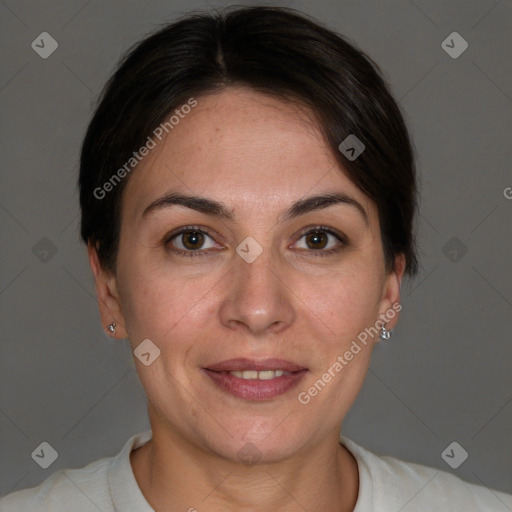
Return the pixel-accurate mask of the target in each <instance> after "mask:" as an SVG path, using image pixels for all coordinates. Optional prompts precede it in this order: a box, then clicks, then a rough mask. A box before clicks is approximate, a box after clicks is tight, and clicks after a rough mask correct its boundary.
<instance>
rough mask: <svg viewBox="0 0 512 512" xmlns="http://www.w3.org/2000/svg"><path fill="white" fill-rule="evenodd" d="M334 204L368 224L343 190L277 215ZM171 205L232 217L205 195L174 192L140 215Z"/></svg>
mask: <svg viewBox="0 0 512 512" xmlns="http://www.w3.org/2000/svg"><path fill="white" fill-rule="evenodd" d="M335 204H346V205H349V206H352V207H354V208H355V209H356V210H357V211H358V212H359V213H360V214H361V215H362V217H363V220H364V222H365V224H368V214H367V213H366V210H365V209H364V208H363V206H362V205H361V203H359V202H358V201H356V200H355V199H354V198H353V197H350V196H349V195H347V194H344V193H343V192H336V193H329V194H319V195H314V196H310V197H307V198H305V199H299V200H298V201H296V202H295V203H293V204H292V205H291V206H290V208H288V210H286V212H285V213H284V214H282V215H281V216H280V217H279V222H283V221H285V220H289V219H293V218H295V217H299V216H300V215H305V214H306V213H309V212H313V211H318V210H322V209H324V208H327V207H329V206H332V205H335ZM173 205H179V206H185V207H186V208H190V209H192V210H196V211H198V212H201V213H205V214H207V215H213V216H216V217H221V218H224V219H227V220H233V219H234V212H233V210H230V209H229V208H228V207H227V206H226V205H225V204H224V203H221V202H219V201H215V200H213V199H208V198H206V197H199V196H188V195H185V194H178V193H175V192H171V193H169V194H166V195H165V196H163V197H160V198H158V199H156V200H155V201H153V202H152V203H151V204H150V205H149V206H148V207H147V208H145V210H144V212H143V213H142V217H145V216H147V215H148V214H149V213H151V212H154V211H156V210H160V209H162V208H165V207H170V206H173Z"/></svg>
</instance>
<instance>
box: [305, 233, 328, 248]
mask: <svg viewBox="0 0 512 512" xmlns="http://www.w3.org/2000/svg"><path fill="white" fill-rule="evenodd" d="M305 236H306V244H307V246H308V248H309V249H313V250H315V249H325V247H326V245H327V243H328V241H329V239H328V237H327V235H326V234H325V233H324V232H322V231H311V232H310V233H307V234H306V235H305Z"/></svg>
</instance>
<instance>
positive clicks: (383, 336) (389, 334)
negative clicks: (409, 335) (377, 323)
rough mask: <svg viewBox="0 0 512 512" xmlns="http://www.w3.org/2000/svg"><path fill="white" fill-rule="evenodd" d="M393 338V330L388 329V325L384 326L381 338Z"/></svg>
mask: <svg viewBox="0 0 512 512" xmlns="http://www.w3.org/2000/svg"><path fill="white" fill-rule="evenodd" d="M389 338H391V330H389V331H388V330H387V329H386V327H384V326H382V329H381V330H380V339H381V340H385V341H386V340H389Z"/></svg>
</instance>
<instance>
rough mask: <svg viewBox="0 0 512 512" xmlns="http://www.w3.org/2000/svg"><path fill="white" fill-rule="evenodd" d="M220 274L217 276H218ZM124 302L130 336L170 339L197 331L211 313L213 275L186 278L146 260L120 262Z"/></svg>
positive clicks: (121, 289) (133, 340)
mask: <svg viewBox="0 0 512 512" xmlns="http://www.w3.org/2000/svg"><path fill="white" fill-rule="evenodd" d="M217 278H218V276H217ZM119 281H120V283H122V286H121V287H120V295H121V303H122V307H123V315H124V318H125V323H126V328H127V331H128V334H129V337H130V339H131V340H132V342H133V343H134V344H136V342H137V340H138V339H144V338H150V339H154V340H155V341H157V340H159V341H161V342H163V341H164V340H165V341H166V342H167V340H168V339H172V338H173V334H174V333H176V334H177V333H179V334H180V338H182V337H184V336H185V335H187V334H188V335H190V334H193V333H194V332H197V330H198V327H200V326H201V325H202V324H201V322H202V319H204V318H206V317H208V315H207V314H206V313H205V309H206V308H208V306H209V300H208V292H209V290H210V291H212V292H213V290H214V287H215V282H216V281H215V280H214V279H213V278H212V276H203V277H202V278H197V279H183V278H182V277H180V276H179V275H176V273H172V272H170V271H169V269H168V268H162V267H157V266H153V267H150V266H149V265H143V264H132V265H131V266H130V267H128V266H124V267H121V266H120V270H119Z"/></svg>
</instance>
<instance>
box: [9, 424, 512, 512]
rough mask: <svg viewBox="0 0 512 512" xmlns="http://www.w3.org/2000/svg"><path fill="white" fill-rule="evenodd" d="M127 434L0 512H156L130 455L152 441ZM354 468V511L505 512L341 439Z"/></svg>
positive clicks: (439, 475) (472, 489)
mask: <svg viewBox="0 0 512 512" xmlns="http://www.w3.org/2000/svg"><path fill="white" fill-rule="evenodd" d="M151 436H152V432H151V430H147V431H145V432H142V433H140V434H136V435H134V436H132V437H131V438H130V439H129V440H128V441H127V442H126V444H125V445H124V447H123V449H122V450H121V452H119V453H118V454H117V455H116V456H115V457H106V458H103V459H99V460H97V461H95V462H91V463H90V464H88V465H87V466H84V467H83V468H79V469H60V470H58V471H56V472H55V473H54V474H53V475H51V476H50V477H48V478H47V479H46V480H45V481H44V482H42V483H41V484H40V485H38V486H36V487H31V488H29V489H22V490H20V491H16V492H13V493H11V494H8V495H7V496H5V497H4V498H2V499H0V512H35V511H37V512H98V511H101V512H155V511H154V509H153V508H151V506H150V505H149V504H148V502H147V501H146V499H145V498H144V496H143V494H142V492H141V490H140V489H139V487H138V485H137V481H136V480H135V476H134V474H133V470H132V467H131V464H130V452H131V451H132V450H135V449H136V448H138V447H139V446H142V445H143V444H145V443H146V442H147V441H149V440H150V439H151ZM340 441H341V443H342V444H343V445H344V446H345V447H346V448H348V450H349V451H350V452H351V453H352V454H353V455H354V457H355V459H356V460H357V465H358V467H359V495H358V498H357V503H356V506H355V508H354V512H372V511H375V512H398V511H400V512H459V511H460V512H484V511H485V512H510V511H511V510H512V495H509V494H504V493H501V492H498V491H493V490H489V489H487V488H486V487H483V486H480V485H474V484H469V483H466V482H464V481H463V480H461V479H459V478H457V477H456V476H454V475H452V474H450V473H447V472H445V471H440V470H438V469H434V468H429V467H426V466H421V465H419V464H413V463H409V462H403V461H401V460H398V459H395V458H393V457H387V456H379V455H376V454H374V453H372V452H370V451H368V450H366V449H365V448H363V447H361V446H359V445H358V444H356V443H355V442H354V441H351V440H350V439H347V438H346V437H344V436H341V437H340Z"/></svg>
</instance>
